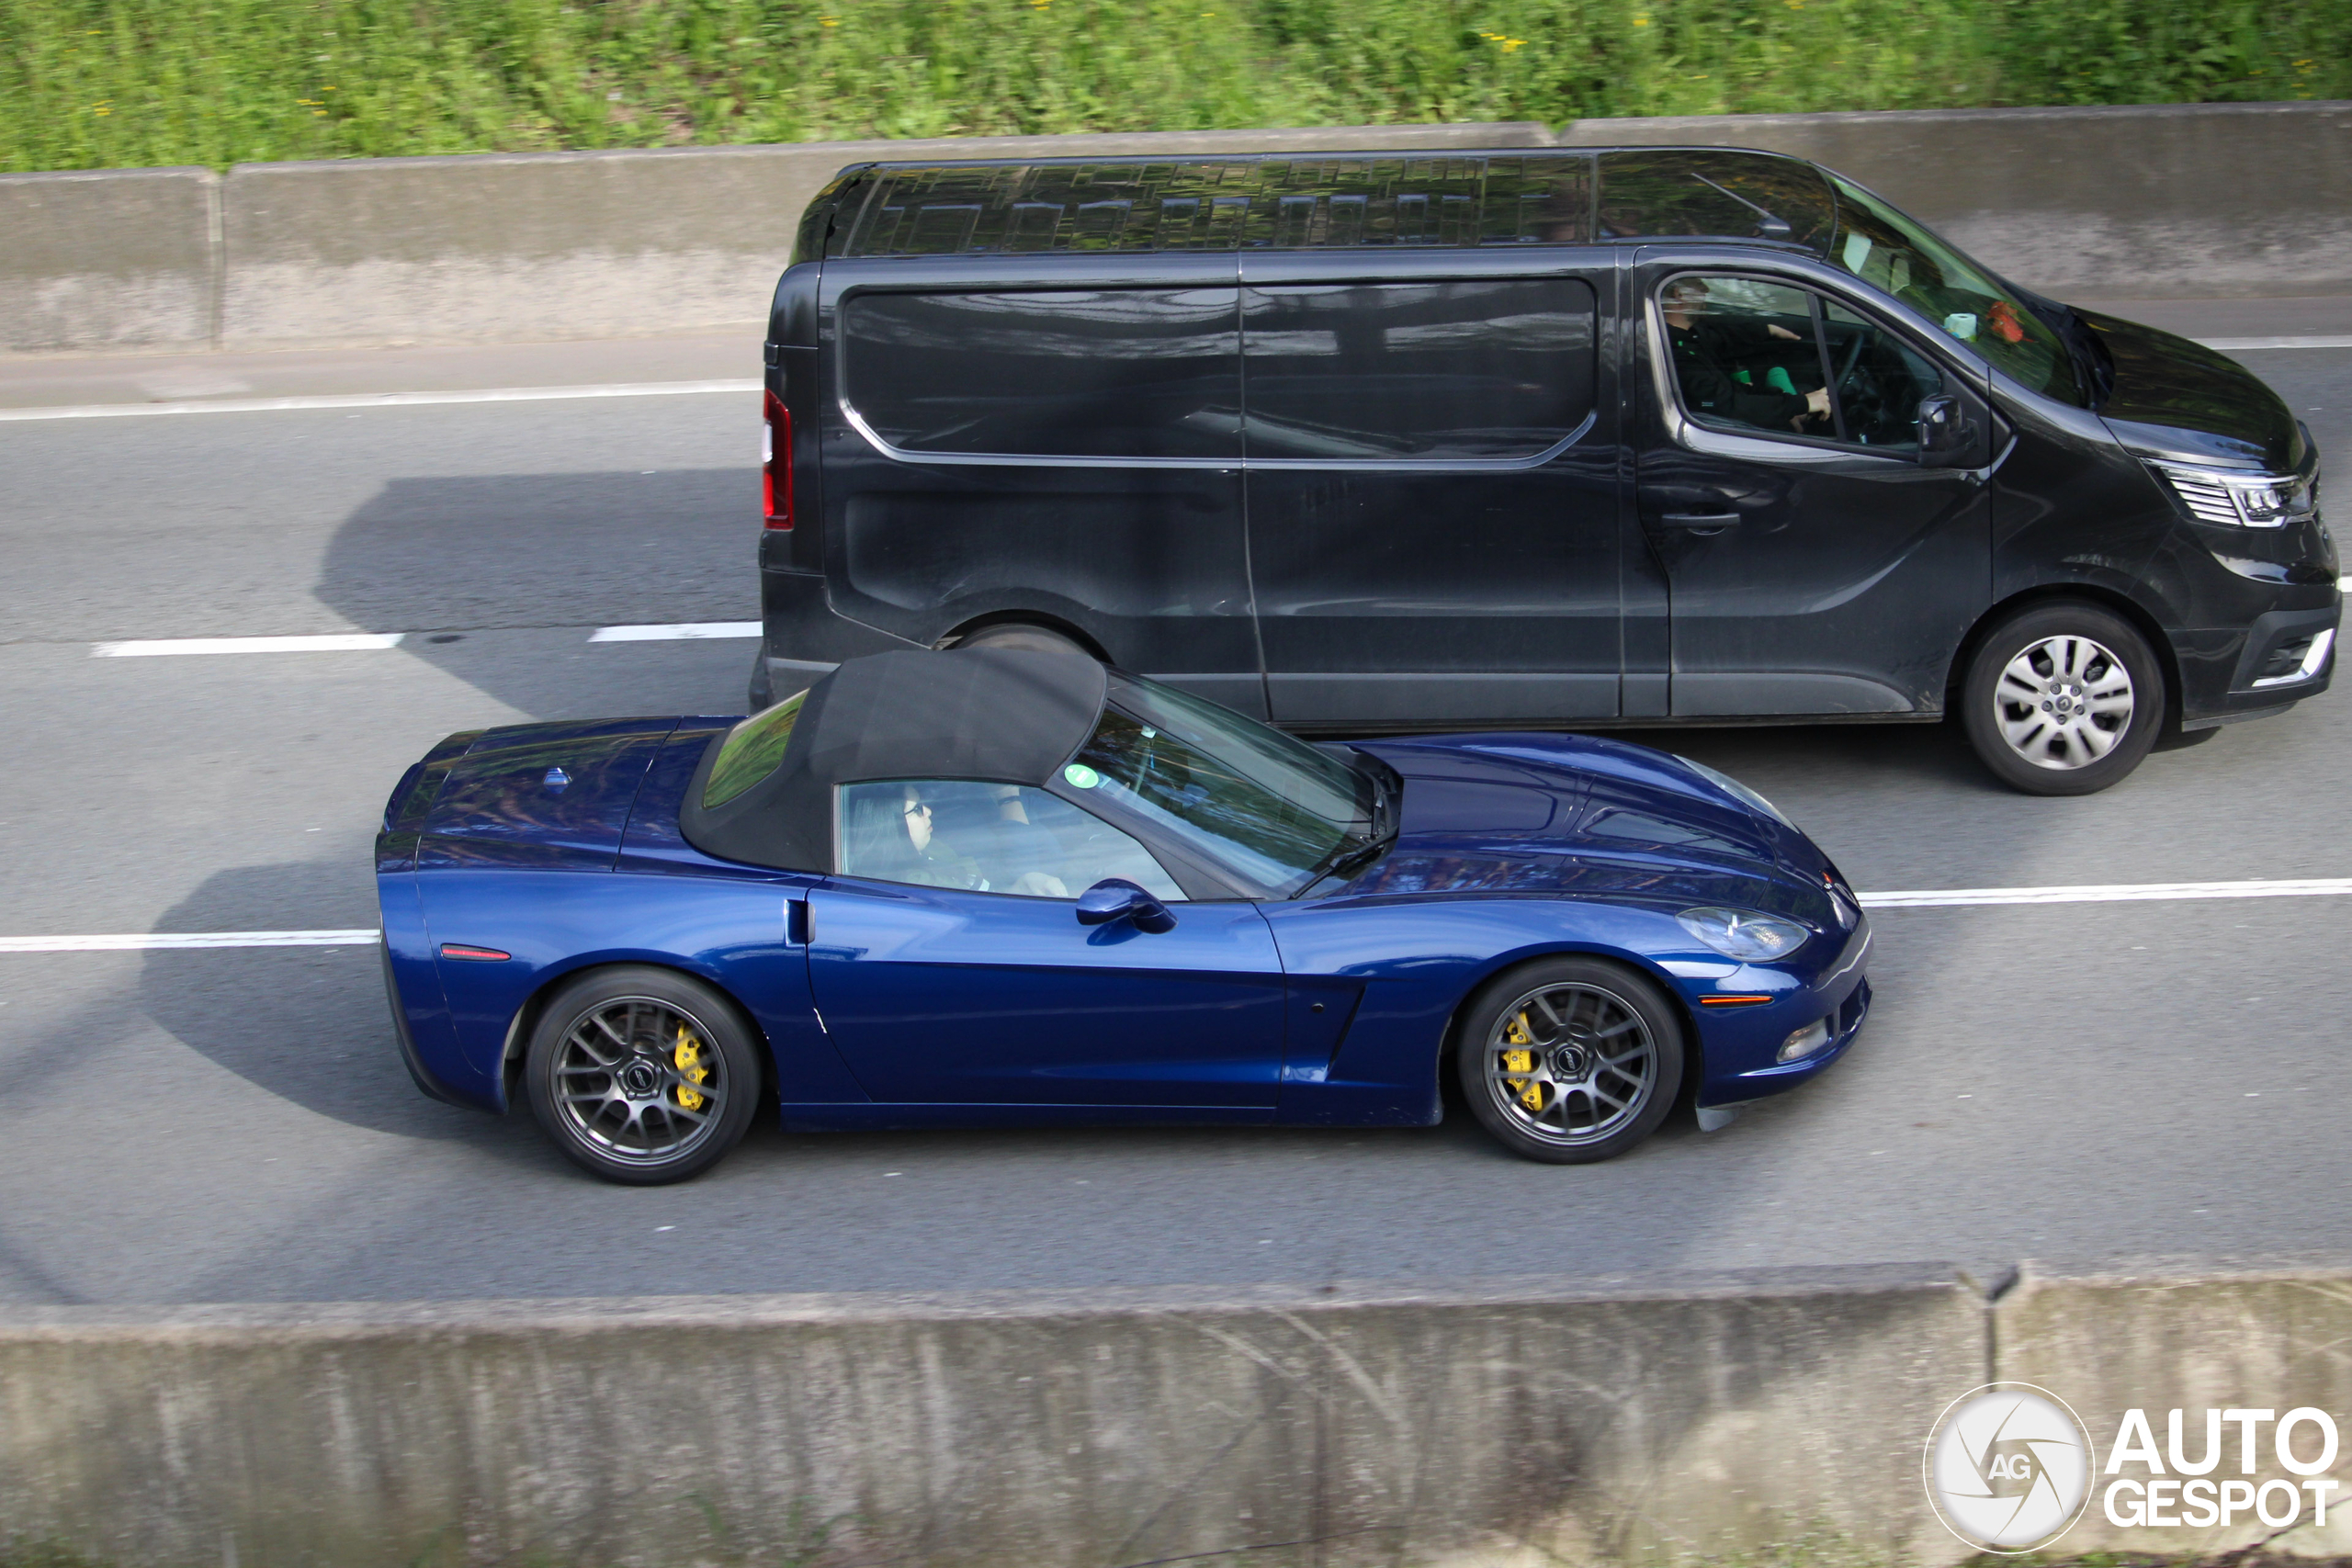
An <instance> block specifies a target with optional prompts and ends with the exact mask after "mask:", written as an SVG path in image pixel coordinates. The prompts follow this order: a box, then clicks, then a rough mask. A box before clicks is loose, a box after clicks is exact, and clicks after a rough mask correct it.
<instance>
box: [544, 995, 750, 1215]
mask: <svg viewBox="0 0 2352 1568" xmlns="http://www.w3.org/2000/svg"><path fill="white" fill-rule="evenodd" d="M759 1042H760V1036H759V1034H758V1032H757V1031H755V1030H754V1029H753V1028H752V1025H751V1024H750V1023H749V1022H748V1021H745V1019H744V1018H743V1016H742V1014H741V1012H739V1011H738V1010H736V1008H735V1006H734V1004H733V1003H732V1002H729V1000H728V999H727V998H725V997H723V996H721V995H719V993H718V991H716V990H714V989H712V988H711V987H708V986H706V985H704V984H703V983H702V982H701V981H699V980H696V979H695V978H693V977H692V976H686V975H682V974H680V973H678V972H677V971H676V970H674V969H662V968H657V967H655V966H653V965H650V964H617V965H615V966H614V967H612V968H609V969H594V970H590V971H589V972H588V973H587V974H585V975H582V976H580V977H579V978H577V979H575V980H572V981H571V982H570V983H569V984H567V985H566V986H564V987H563V988H562V989H561V990H560V991H558V992H557V993H556V994H555V995H554V996H553V997H551V998H548V1005H547V1007H546V1008H545V1010H542V1011H541V1013H540V1015H539V1021H538V1026H537V1028H536V1029H534V1030H533V1031H532V1032H531V1045H530V1055H528V1056H527V1057H526V1060H525V1063H524V1070H523V1078H524V1083H525V1086H526V1089H527V1090H528V1092H529V1095H530V1100H531V1113H532V1114H533V1115H534V1116H536V1117H537V1118H538V1122H539V1126H540V1128H541V1129H542V1130H543V1131H544V1132H545V1133H546V1134H547V1135H548V1138H550V1139H551V1140H553V1142H554V1144H555V1146H556V1147H557V1148H559V1149H561V1150H562V1151H563V1152H564V1154H565V1155H566V1156H568V1157H570V1158H571V1160H572V1161H573V1163H575V1164H577V1165H579V1166H580V1167H582V1168H583V1169H586V1170H588V1171H591V1172H593V1173H594V1174H595V1175H597V1176H601V1177H603V1178H604V1179H605V1180H607V1181H616V1182H620V1183H623V1184H625V1185H628V1186H632V1187H651V1186H657V1185H660V1184H662V1183H663V1182H670V1181H684V1180H685V1179H687V1178H688V1177H692V1176H697V1175H700V1174H701V1173H702V1172H703V1171H705V1170H707V1169H709V1168H711V1167H712V1166H713V1165H716V1164H717V1163H718V1161H719V1159H720V1158H721V1157H722V1156H724V1155H726V1153H727V1152H728V1150H729V1149H731V1148H733V1147H734V1146H735V1145H737V1144H738V1143H739V1142H741V1140H742V1136H743V1132H744V1129H745V1128H747V1127H749V1126H750V1125H751V1123H752V1111H754V1109H756V1107H757V1105H758V1101H759V1097H760V1084H761V1073H760V1055H759V1052H760V1049H761V1046H760V1043H759Z"/></svg>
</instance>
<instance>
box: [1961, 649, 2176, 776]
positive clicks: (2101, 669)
mask: <svg viewBox="0 0 2352 1568" xmlns="http://www.w3.org/2000/svg"><path fill="white" fill-rule="evenodd" d="M1961 700H1962V705H1963V708H1962V712H1963V716H1964V717H1965V721H1966V723H1967V726H1968V739H1969V741H1970V743H1971V744H1972V745H1973V746H1974V747H1975V749H1976V755H1977V756H1978V757H1979V758H1980V759H1982V760H1983V761H1984V763H1985V766H1986V767H1987V768H1990V769H1991V770H1992V771H1993V773H1995V775H1996V776H1997V777H1998V778H1999V779H2000V780H2001V781H2002V782H2003V783H2005V784H2008V785H2009V786H2010V787H2011V788H2012V789H2018V790H2022V791H2024V792H2025V793H2026V794H2028V795H2091V794H2095V793H2096V792H2098V791H2099V790H2103V789H2105V788H2107V786H2108V785H2109V784H2114V783H2116V782H2117V781H2118V780H2120V779H2121V778H2122V777H2123V776H2124V775H2125V774H2127V773H2131V770H2132V769H2134V768H2136V767H2138V766H2139V765H2140V760H2141V759H2142V758H2143V757H2145V756H2146V755H2147V754H2148V749H2149V747H2151V746H2153V745H2154V743H2155V739H2156V733H2157V731H2158V730H2159V729H2161V728H2163V726H2164V719H2165V676H2164V669H2163V667H2162V666H2161V665H2159V664H2158V663H2157V662H2156V656H2155V654H2154V651H2153V650H2152V649H2150V648H2149V647H2148V641H2147V639H2146V638H2145V637H2142V636H2141V635H2140V633H2139V632H2138V630H2137V629H2135V628H2134V627H2133V626H2131V623H2130V622H2129V621H2126V620H2124V619H2123V618H2122V617H2121V616H2120V615H2114V614H2111V613H2110V612H2109V611H2106V610H2102V609H2098V608H2097V607H2096V606H2094V605H2090V604H2043V605H2038V606H2036V607H2034V608H2032V609H2029V610H2026V611H2023V612H2021V613H2020V614H2018V615H2013V616H2011V617H2010V618H2009V619H2007V620H2006V621H2004V622H2002V623H2001V624H2000V625H1999V626H1996V627H1994V628H1993V630H1992V631H1991V632H1990V633H1988V634H1987V635H1986V636H1985V640H1984V641H1983V642H1982V643H1980V644H1979V645H1978V646H1977V649H1976V655H1975V657H1974V658H1973V659H1972V660H1969V665H1968V682H1967V685H1966V688H1965V691H1964V694H1963V695H1962V699H1961Z"/></svg>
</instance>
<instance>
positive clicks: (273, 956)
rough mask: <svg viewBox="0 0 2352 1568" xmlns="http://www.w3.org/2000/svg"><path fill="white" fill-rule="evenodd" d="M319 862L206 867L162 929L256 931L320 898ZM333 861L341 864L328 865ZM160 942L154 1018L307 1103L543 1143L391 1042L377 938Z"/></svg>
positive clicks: (533, 1150)
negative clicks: (433, 1087)
mask: <svg viewBox="0 0 2352 1568" xmlns="http://www.w3.org/2000/svg"><path fill="white" fill-rule="evenodd" d="M325 869H326V871H327V872H328V873H329V874H332V873H333V868H325ZM321 875H322V868H321V867H320V866H317V865H311V864H300V863H294V864H284V865H261V866H243V867H240V868H238V869H237V870H234V871H224V872H221V873H220V874H217V875H214V876H212V877H209V878H208V879H207V880H206V881H205V882H204V884H203V885H202V886H199V887H198V888H197V889H196V891H195V892H193V893H191V894H190V895H189V896H188V897H187V898H185V899H182V900H181V901H180V902H179V903H178V904H176V905H175V906H174V907H173V908H171V909H169V910H167V911H166V912H165V913H164V915H163V916H162V918H161V919H158V920H157V921H156V922H155V929H156V930H158V931H239V930H245V931H251V930H255V929H264V930H266V929H273V928H276V927H279V926H283V925H285V924H287V923H288V922H287V921H286V919H285V911H287V910H289V909H304V908H319V907H320V905H321V900H320V898H319V897H318V891H317V889H318V886H319V882H320V878H321ZM222 957H223V954H222V953H219V952H217V951H214V950H211V949H207V948H176V949H175V948H162V949H157V950H155V951H153V952H150V953H147V954H146V956H145V958H144V960H143V962H142V963H141V966H140V975H139V1001H140V1004H141V1008H142V1010H144V1011H145V1013H146V1014H147V1016H148V1017H149V1018H151V1019H153V1021H154V1022H155V1025H156V1027H158V1028H160V1029H162V1030H163V1031H164V1032H166V1033H168V1034H170V1035H171V1036H172V1037H173V1038H174V1039H175V1040H177V1041H179V1042H180V1043H182V1044H184V1045H186V1046H187V1048H188V1049H189V1050H191V1051H194V1052H196V1053H197V1054H198V1055H201V1056H203V1057H204V1058H205V1059H207V1060H208V1061H209V1062H211V1063H213V1064H214V1065H215V1066H220V1067H225V1068H227V1069H228V1070H229V1071H230V1072H232V1073H234V1074H236V1075H237V1076H238V1077H241V1078H243V1079H244V1080H245V1081H246V1082H248V1083H250V1084H252V1085H254V1087H255V1088H257V1089H264V1090H266V1091H267V1092H268V1093H270V1094H273V1095H276V1096H277V1097H278V1098H279V1099H282V1100H290V1101H292V1102H293V1103H294V1104H297V1105H300V1106H301V1107H302V1108H303V1109H304V1110H307V1111H315V1112H317V1113H318V1114H320V1115H322V1116H328V1117H332V1118H334V1120H335V1121H337V1122H345V1123H346V1124H348V1125H350V1126H354V1127H361V1128H365V1129H368V1130H369V1131H371V1132H378V1133H390V1134H395V1135H397V1136H400V1137H404V1138H417V1139H425V1140H432V1141H440V1142H448V1141H454V1142H459V1143H465V1144H469V1145H473V1146H475V1147H478V1148H480V1149H481V1150H483V1151H484V1152H486V1153H492V1154H500V1153H509V1152H512V1153H515V1154H517V1155H518V1156H528V1158H529V1162H530V1163H531V1164H534V1165H537V1164H542V1163H544V1162H543V1160H542V1159H541V1158H540V1157H539V1156H540V1151H539V1149H538V1148H537V1138H536V1137H535V1136H534V1135H533V1134H532V1131H531V1129H530V1128H529V1126H528V1125H527V1118H523V1119H514V1118H510V1119H509V1122H506V1123H502V1122H500V1121H499V1120H498V1119H497V1118H495V1117H492V1116H485V1115H482V1114H481V1113H479V1112H476V1111H461V1110H458V1109H456V1108H454V1107H451V1106H447V1105H443V1104H440V1103H438V1102H436V1101H434V1100H427V1099H425V1098H424V1096H423V1095H422V1094H420V1093H418V1092H417V1089H416V1086H415V1085H414V1084H413V1083H412V1082H411V1081H410V1080H409V1076H408V1072H407V1069H406V1068H404V1067H403V1066H401V1058H400V1049H399V1047H398V1045H397V1044H395V1043H394V1040H393V1035H392V1024H391V1014H390V1008H389V1006H388V1004H387V1002H386V1000H385V996H384V980H383V972H382V969H381V967H380V963H379V957H378V954H377V950H376V949H375V948H374V947H373V946H350V947H313V948H272V949H263V950H257V951H254V952H249V953H238V954H236V958H237V960H238V961H237V962H234V963H223V962H222Z"/></svg>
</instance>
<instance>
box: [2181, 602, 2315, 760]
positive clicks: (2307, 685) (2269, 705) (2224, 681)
mask: <svg viewBox="0 0 2352 1568" xmlns="http://www.w3.org/2000/svg"><path fill="white" fill-rule="evenodd" d="M2342 618H2343V604H2342V601H2341V598H2340V596H2337V602H2336V603H2335V604H2328V605H2326V606H2324V607H2323V608H2319V609H2309V610H2272V611H2269V612H2267V613H2266V614H2264V615H2256V617H2255V618H2254V620H2253V622H2252V623H2251V624H2250V625H2249V626H2247V627H2246V628H2245V631H2244V632H2231V633H2226V634H2222V633H2212V634H2208V636H2207V637H2206V638H2197V637H2184V638H2181V639H2178V642H2177V650H2178V652H2179V653H2180V656H2181V657H2180V666H2181V694H2180V728H2183V729H2184V730H2198V729H2211V728H2214V727H2215V726H2217V725H2223V724H2237V723H2240V722H2242V721H2244V720H2245V719H2249V718H2265V717H2267V716H2270V715H2272V714H2278V713H2285V712H2286V711H2287V710H2288V709H2289V708H2291V707H2293V706H2294V705H2296V704H2297V703H2299V702H2301V701H2302V700H2303V699H2304V698H2306V697H2315V696H2317V695H2319V694H2321V693H2322V692H2324V691H2326V690H2327V688H2328V686H2329V684H2330V683H2331V682H2333V681H2334V680H2335V642H2336V636H2337V632H2338V629H2339V626H2340V623H2341V621H2342ZM2209 639H2210V640H2209ZM2199 643H2202V644H2203V647H2202V648H2201V649H2199ZM2200 655H2201V656H2200Z"/></svg>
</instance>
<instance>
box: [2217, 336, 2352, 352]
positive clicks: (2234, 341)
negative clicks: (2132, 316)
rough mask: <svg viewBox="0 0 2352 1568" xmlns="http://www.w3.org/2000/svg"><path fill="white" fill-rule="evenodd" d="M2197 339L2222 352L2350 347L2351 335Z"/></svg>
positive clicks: (2351, 346)
mask: <svg viewBox="0 0 2352 1568" xmlns="http://www.w3.org/2000/svg"><path fill="white" fill-rule="evenodd" d="M2197 341H2198V342H2199V343H2201V344H2204V345H2205V346H2206V347H2207V348H2218V349H2220V350H2222V352H2223V353H2224V354H2227V353H2230V352H2232V351H2233V350H2235V351H2239V352H2243V351H2245V350H2246V349H2250V348H2352V337H2347V336H2345V335H2343V334H2341V333H2338V334H2337V335H2335V336H2333V337H2207V338H2199V339H2198V340H2197Z"/></svg>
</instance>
